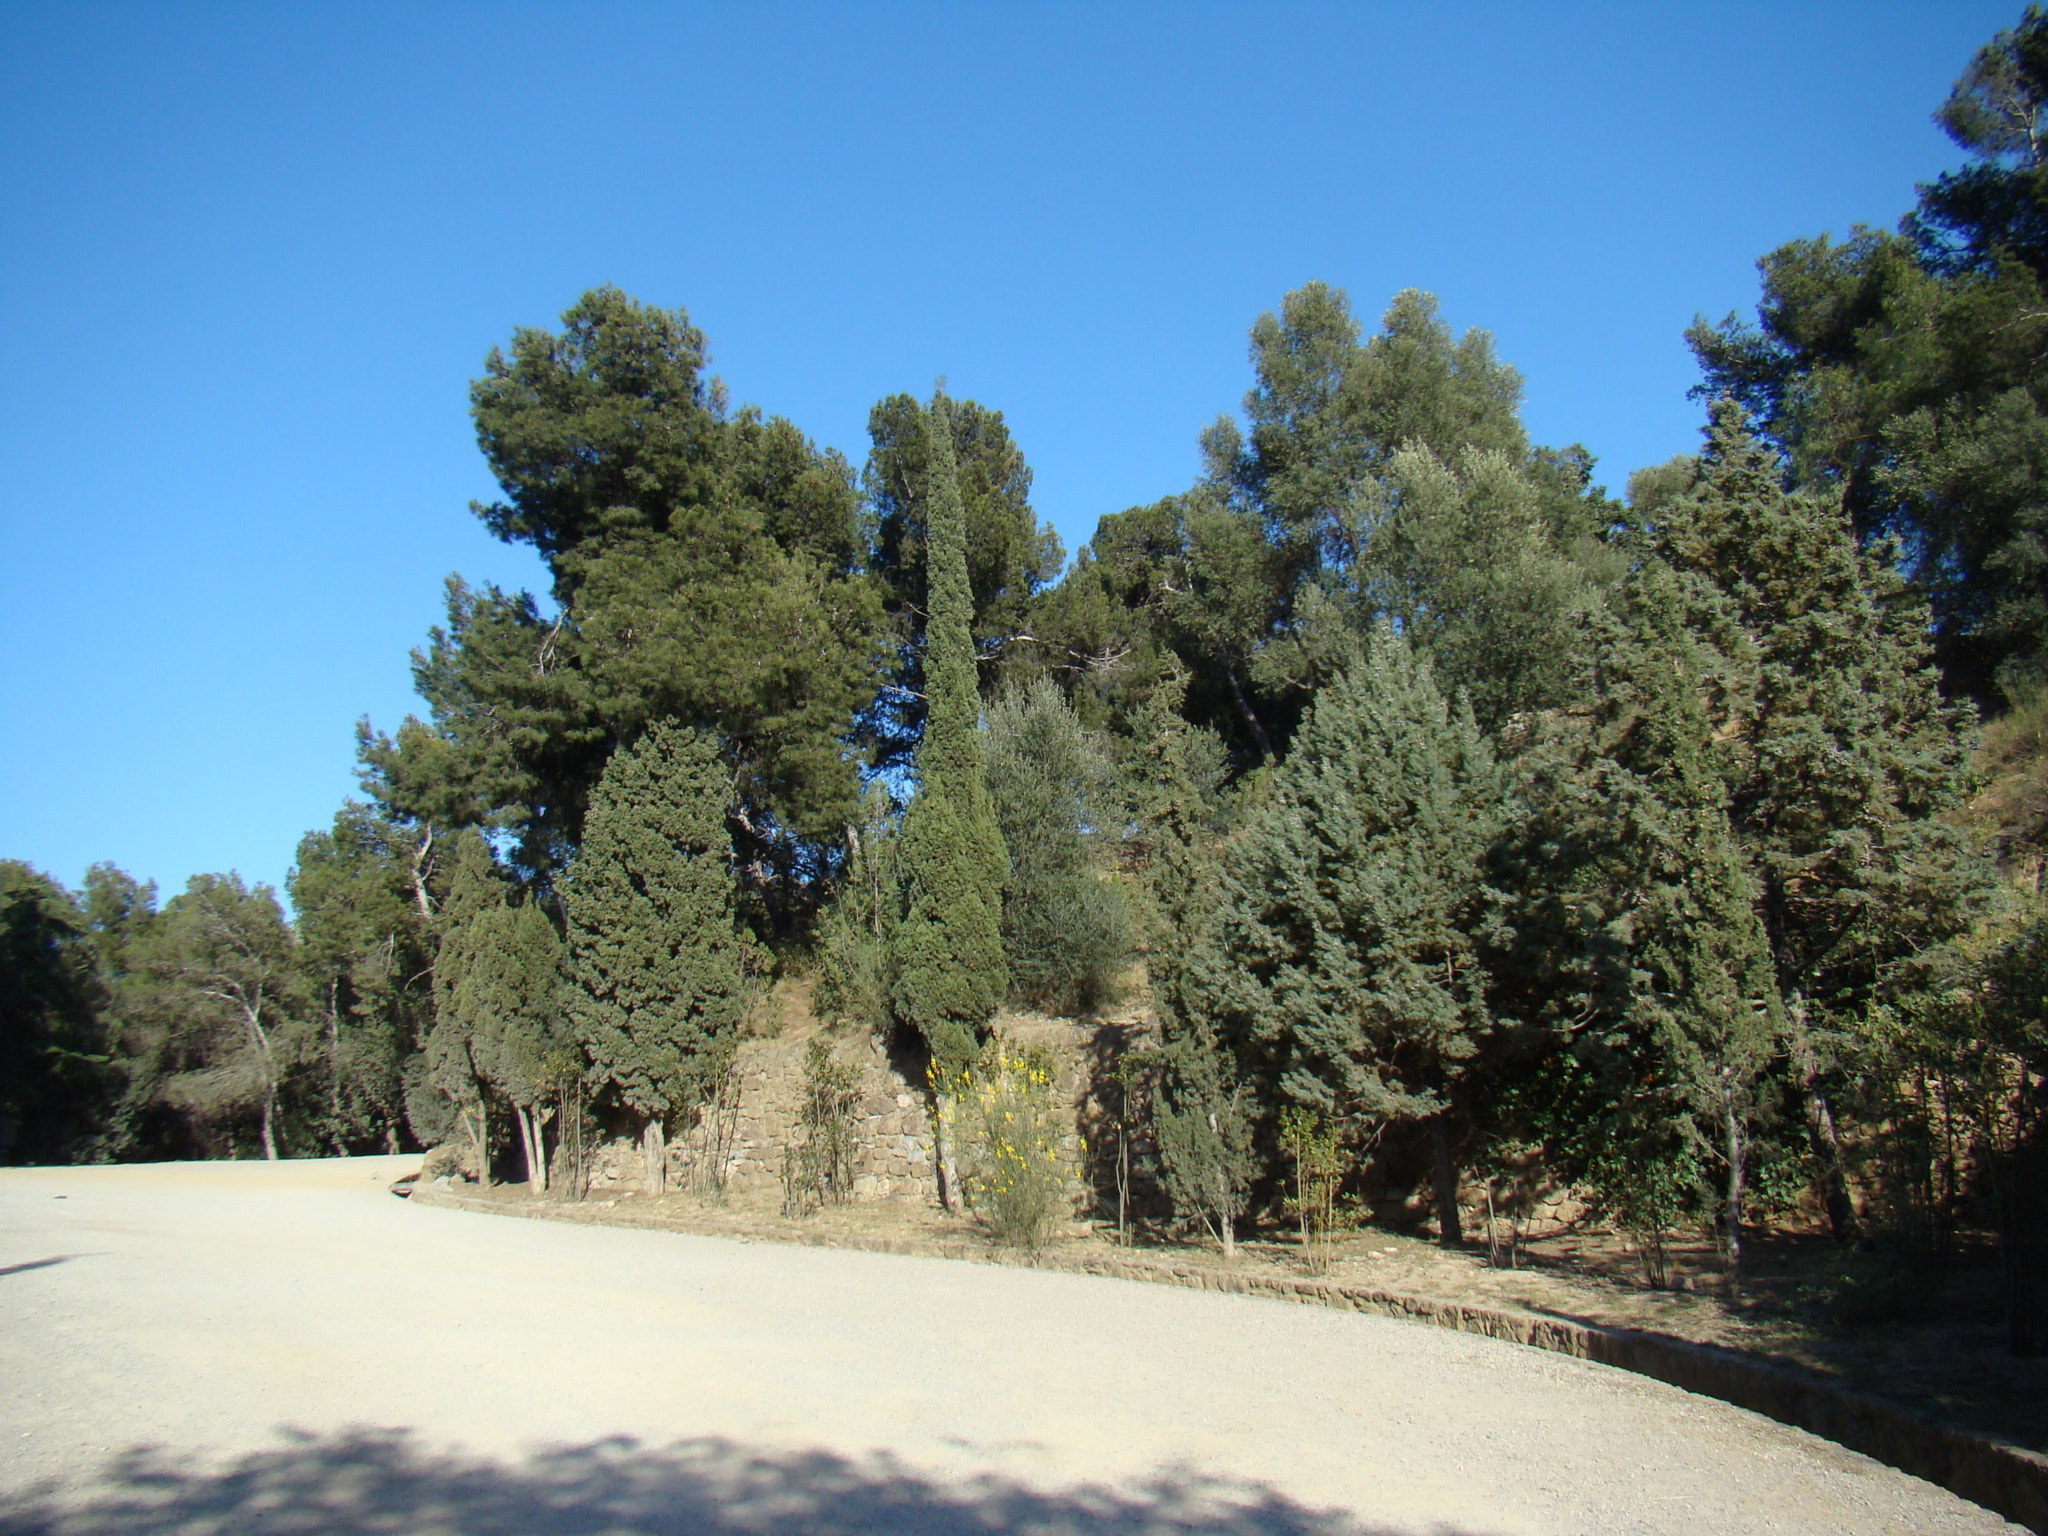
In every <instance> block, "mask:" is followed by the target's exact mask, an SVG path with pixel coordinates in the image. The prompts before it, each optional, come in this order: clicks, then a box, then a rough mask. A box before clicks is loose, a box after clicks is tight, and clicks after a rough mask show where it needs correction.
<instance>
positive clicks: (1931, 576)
mask: <svg viewBox="0 0 2048 1536" xmlns="http://www.w3.org/2000/svg"><path fill="white" fill-rule="evenodd" d="M2044 112H2048V16H2044V15H2043V13H2042V12H2041V10H2040V9H2039V7H2037V6H2029V7H2028V9H2027V12H2026V14H2025V16H2024V17H2023V18H2022V20H2021V22H2020V25H2019V26H2018V27H2017V28H2014V29H2013V30H2012V31H2009V32H2002V33H2000V34H1998V36H1996V37H1995V38H1993V39H1992V40H1991V42H1990V43H1988V44H1987V45H1986V46H1985V47H1984V48H1982V49H1980V50H1979V51H1978V53H1977V55H1976V56H1975V58H1974V59H1973V60H1972V61H1971V62H1970V64H1969V66H1968V67H1967V69H1966V70H1965V72H1964V74H1963V76H1962V77H1961V78H1960V79H1959V80H1958V81H1957V82H1956V85H1955V88H1954V90H1953V91H1951V93H1950V95H1949V97H1948V100H1947V102H1946V103H1944V105H1943V106H1942V108H1941V109H1940V111H1939V112H1938V113H1937V114H1936V121H1937V122H1939V123H1940V124H1941V126H1942V127H1943V129H1944V130H1945V131H1946V132H1947V133H1948V134H1949V136H1950V138H1951V139H1953V140H1954V141H1955V143H1956V145H1957V147H1958V148H1960V149H1962V150H1963V151H1964V152H1965V154H1966V155H1967V156H1968V159H1967V162H1966V164H1965V165H1964V166H1963V167H1962V168H1960V169H1958V170H1954V171H1950V172H1946V173H1944V174H1943V175H1941V176H1939V177H1937V178H1936V179H1935V180H1934V181H1932V182H1929V183H1923V184H1922V185H1921V187H1920V189H1919V193H1920V195H1919V200H1918V206H1917V208H1916V209H1915V211H1914V212H1913V213H1911V214H1909V215H1907V217H1906V218H1905V219H1904V220H1903V221H1902V222H1901V225H1900V229H1899V232H1898V233H1896V234H1893V233H1887V232H1885V231H1882V230H1870V229H1862V228H1858V229H1856V230H1854V231H1853V232H1852V233H1851V235H1850V237H1849V238H1848V239H1846V240H1843V241H1840V242H1836V241H1832V240H1830V239H1828V238H1826V237H1825V236H1823V237H1820V238H1816V239H1808V240H1795V241H1792V242H1790V243H1789V244H1786V245H1783V246H1780V247H1779V248H1778V249H1776V250H1774V251H1772V252H1770V253H1769V254H1768V255H1766V256H1765V257H1763V259H1762V260H1760V261H1759V262H1758V263H1757V266H1758V270H1759V272H1760V273H1761V275H1762V279H1763V282H1762V293H1761V294H1760V296H1759V299H1758V305H1757V322H1756V323H1755V324H1754V325H1751V324H1747V323H1745V322H1743V321H1741V320H1739V319H1738V318H1737V317H1736V316H1734V315H1730V316H1728V317H1727V319H1725V320H1723V321H1722V322H1720V323H1719V324H1718V325H1709V324H1708V323H1707V322H1706V321H1705V320H1699V321H1696V322H1695V323H1694V325H1693V327H1692V329H1691V330H1690V331H1689V332H1688V333H1687V335H1688V340H1689V341H1690V342H1691V344H1692V347H1693V350H1694V351H1695V353H1696V354H1697V355H1698V356H1699V359H1700V362H1701V365H1702V368H1703V371H1704V373H1705V375H1706V377H1705V380H1704V381H1703V382H1702V384H1701V385H1700V386H1699V390H1698V393H1699V394H1700V395H1701V396H1702V397H1704V398H1709V399H1711V398H1716V397H1718V396H1720V395H1722V394H1732V395H1734V396H1735V397H1736V398H1737V399H1739V400H1740V401H1741V402H1742V403H1743V405H1744V406H1745V407H1747V408H1748V409H1749V411H1750V413H1751V414H1752V416H1753V417H1754V418H1755V419H1756V420H1758V421H1759V422H1760V423H1761V424H1762V425H1763V428H1764V430H1765V431H1766V433H1767V434H1768V435H1769V436H1770V437H1771V439H1772V440H1773V441H1774V442H1775V443H1776V444H1777V445H1778V446H1779V447H1781V448H1783V449H1784V450H1785V452H1786V454H1787V457H1788V460H1789V467H1790V469H1791V472H1792V476H1793V479H1794V482H1795V484H1797V485H1798V486H1801V487H1804V488H1810V489H1829V490H1839V491H1840V492H1841V493H1842V494H1843V496H1844V499H1845V504H1846V506H1847V508H1848V511H1849V514H1850V516H1851V518H1852V520H1853V522H1854V524H1855V527H1856V531H1857V534H1858V537H1859V538H1860V539H1863V540H1866V541H1868V540H1871V539H1875V538H1882V537H1893V538H1896V539H1897V540H1898V542H1899V546H1900V549H1901V550H1902V551H1903V552H1904V554H1905V556H1906V558H1907V559H1908V560H1909V562H1910V570H1911V574H1912V575H1913V577H1914V579H1915V581H1916V582H1917V584H1918V585H1920V587H1921V588H1922V590H1924V591H1925V592H1926V593H1927V594H1928V595H1929V597H1930V599H1931V601H1932V606H1933V610H1934V619H1935V625H1936V651H1937V654H1938V655H1939V657H1940V660H1941V665H1942V668H1943V672H1944V674H1945V677H1946V681H1947V685H1948V689H1949V691H1950V692H1951V693H1953V694H1962V695H1967V696H1972V697H1976V698H1979V699H1983V700H1986V701H1993V702H1995V701H1997V700H1998V699H1999V698H2000V697H2001V696H2004V697H2010V696H2011V695H2012V694H2013V692H2014V691H2015V690H2017V689H2020V688H2023V687H2025V686H2027V685H2028V684H2029V683H2031V682H2036V681H2038V680H2039V679H2040V678H2041V677H2042V676H2043V675H2048V543H2044V538H2043V535H2044V532H2048V410H2044V409H2043V405H2042V402H2043V401H2044V400H2048V190H2044V189H2048V156H2044V146H2048V133H2044V121H2048V120H2044ZM1902 190H1903V189H1902Z"/></svg>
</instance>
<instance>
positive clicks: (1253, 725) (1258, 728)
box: [1217, 653, 1280, 768]
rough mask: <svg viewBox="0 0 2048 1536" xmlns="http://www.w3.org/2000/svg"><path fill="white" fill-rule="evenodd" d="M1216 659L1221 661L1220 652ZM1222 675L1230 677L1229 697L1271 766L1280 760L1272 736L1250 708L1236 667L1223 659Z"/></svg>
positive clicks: (1266, 761) (1266, 762)
mask: <svg viewBox="0 0 2048 1536" xmlns="http://www.w3.org/2000/svg"><path fill="white" fill-rule="evenodd" d="M1217 659H1218V660H1219V661H1222V655H1221V653H1218V656H1217ZM1223 675H1224V676H1225V677H1227V678H1229V679H1230V697H1231V699H1232V701H1233V702H1234V703H1235V704H1236V705H1237V712H1238V714H1239V715H1240V716H1241V717H1242V718H1243V720H1244V723H1245V725H1246V726H1247V727H1249V728H1250V730H1251V733H1252V740H1253V741H1255V742H1257V743H1258V747H1259V756H1260V757H1261V758H1262V759H1264V761H1265V764H1266V766H1267V767H1268V768H1270V767H1272V766H1273V765H1274V764H1275V763H1277V762H1279V761H1280V759H1279V758H1278V757H1276V756H1275V755H1274V753H1273V738H1272V737H1270V736H1268V735H1267V734H1266V727H1265V725H1264V724H1263V723H1262V722H1261V721H1260V719H1259V717H1258V715H1257V714H1255V713H1254V712H1253V710H1252V701H1251V700H1250V699H1248V698H1246V697H1245V692H1244V684H1243V683H1242V682H1240V681H1239V680H1238V676H1237V668H1235V667H1233V666H1232V665H1231V664H1230V663H1229V662H1227V661H1224V662H1223Z"/></svg>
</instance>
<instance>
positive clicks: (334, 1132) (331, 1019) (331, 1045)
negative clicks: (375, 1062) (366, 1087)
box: [327, 976, 348, 1157]
mask: <svg viewBox="0 0 2048 1536" xmlns="http://www.w3.org/2000/svg"><path fill="white" fill-rule="evenodd" d="M340 992H341V983H340V982H339V981H337V980H335V979H334V978H333V977H332V976H330V977H328V978H327V1126H328V1129H327V1138H328V1140H329V1141H331V1142H333V1143H334V1155H335V1156H336V1157H347V1156H348V1153H347V1151H346V1150H344V1149H343V1147H342V1144H341V1001H340Z"/></svg>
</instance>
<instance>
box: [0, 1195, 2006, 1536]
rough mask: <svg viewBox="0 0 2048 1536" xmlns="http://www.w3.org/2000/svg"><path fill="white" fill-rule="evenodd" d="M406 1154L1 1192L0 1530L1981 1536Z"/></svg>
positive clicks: (1703, 1441)
mask: <svg viewBox="0 0 2048 1536" xmlns="http://www.w3.org/2000/svg"><path fill="white" fill-rule="evenodd" d="M416 1166H417V1159H411V1160H408V1159H385V1158H366V1159H354V1160H350V1161H347V1162H317V1163H315V1162H309V1163H296V1164H282V1165H275V1166H265V1165H261V1164H210V1165H206V1164H199V1165H194V1164H185V1165H162V1166H156V1167H137V1168H83V1169H55V1170H5V1171H0V1381H4V1382H5V1384H6V1388H7V1390H6V1391H5V1393H4V1394H0V1447H4V1450H0V1529H4V1530H6V1531H8V1532H24V1533H25V1532H32V1531H33V1532H43V1531H47V1532H52V1533H63V1536H73V1533H76V1536H84V1533H87V1532H91V1533H113V1536H127V1533H153V1536H154V1533H162V1536H168V1533H171V1532H187V1531H190V1532H201V1531H204V1532H207V1533H209V1536H212V1533H222V1536H225V1533H230V1532H256V1533H261V1536H272V1533H275V1536H284V1533H287V1532H294V1533H296V1532H307V1533H311V1532H322V1533H329V1532H331V1533H339V1536H357V1533H362V1536H368V1533H372V1532H375V1533H379V1536H384V1533H400V1532H407V1533H410V1532H418V1533H444V1532H445V1533H450V1536H501V1533H502V1536H511V1533H514V1532H520V1533H525V1532H532V1533H548V1536H552V1533H573V1536H599V1533H604V1536H639V1533H643V1532H645V1533H655V1532H662V1533H683V1532H702V1533H707V1536H725V1533H739V1532H749V1533H751V1532H761V1533H767V1532H778V1533H780V1532H822V1533H831V1536H838V1533H847V1536H851V1533H853V1532H892V1533H893V1532H906V1533H913V1536H964V1533H969V1532H974V1533H984V1532H995V1531H1004V1532H1012V1531H1015V1532H1030V1533H1038V1532H1043V1533H1055V1532H1058V1533H1074V1536H1112V1533H1113V1536H1140V1533H1144V1536H1150V1533H1154V1532H1157V1533H1161V1536H1163V1533H1165V1532H1168V1531H1173V1532H1181V1533H1188V1532H1193V1533H1233V1536H1235V1533H1245V1536H1250V1533H1254V1532H1257V1533H1262V1536H1280V1533H1290V1536H1291V1533H1303V1536H1307V1533H1317V1536H1323V1533H1329V1536H1335V1533H1340V1532H1347V1533H1360V1532H1373V1533H1386V1536H1394V1533H1403V1536H1410V1533H1412V1536H1481V1533H1485V1536H1494V1533H1509V1532H1581V1531H1583V1532H1602V1533H1606V1532H1685V1533H1687V1536H1711V1533H1723V1532H1729V1533H1732V1532H1752V1531H1754V1532H1762V1531H1781V1532H1801V1533H1807V1532H1812V1533H1820V1532H1898V1533H1906V1532H1914V1533H1923V1532H1924V1533H1946V1532H1988V1531H2011V1530H2016V1529H2017V1527H2013V1526H2009V1525H2007V1524H2005V1523H2004V1522H2003V1521H2001V1520H1999V1519H1997V1518H1996V1517H1995V1516H1992V1515H1990V1514H1988V1513H1986V1512H1984V1511H1982V1510H1980V1509H1978V1508H1976V1507H1975V1506H1973V1505H1970V1504H1966V1503H1964V1502H1962V1501H1960V1500H1958V1499H1956V1498H1954V1497H1953V1496H1951V1495H1949V1494H1947V1493H1945V1492H1943V1491H1941V1490H1939V1489H1937V1488H1934V1487H1933V1486H1931V1485H1929V1484H1926V1483H1922V1482H1919V1481H1916V1480H1915V1479H1912V1478H1909V1477H1906V1476H1904V1475H1903V1474H1901V1473H1897V1472H1894V1471H1892V1470H1890V1469H1889V1468H1886V1467H1883V1466H1881V1465H1879V1464H1877V1463H1875V1462H1872V1461H1869V1460H1866V1459H1865V1458H1863V1457H1860V1456H1856V1455H1854V1454H1851V1453H1849V1452H1847V1451H1844V1450H1842V1449H1840V1448H1839V1447H1836V1446H1833V1445H1830V1444H1828V1443H1827V1442H1825V1441H1821V1440H1817V1439H1814V1438H1812V1437H1811V1436H1808V1435H1805V1434H1802V1433H1800V1432H1798V1431H1796V1430H1792V1429H1788V1428H1785V1427H1783V1426H1781V1425H1778V1424H1775V1423H1772V1422H1770V1421H1768V1420H1764V1419H1760V1418H1758V1417H1756V1416H1754V1415H1751V1414H1747V1413H1744V1412H1742V1411H1740V1410H1737V1409H1734V1408H1731V1407H1728V1406H1727V1405H1725V1404H1722V1403H1718V1402H1714V1401H1711V1400H1708V1399H1704V1398H1698V1397H1692V1396H1689V1395H1687V1394H1685V1393H1682V1392H1679V1391H1676V1390H1674V1389H1672V1388H1669V1387H1665V1386H1663V1385H1661V1384H1659V1383H1656V1382H1651V1381H1646V1380H1643V1379H1640V1378H1637V1377H1632V1376H1627V1375H1624V1374H1622V1373H1619V1372H1615V1371H1610V1370H1607V1369H1605V1368H1603V1367H1600V1366H1594V1365H1588V1364H1585V1363H1583V1362H1580V1361H1575V1360H1570V1359H1566V1358H1563V1357H1560V1356H1555V1355H1548V1354H1543V1353H1540V1352H1538V1351H1535V1350H1528V1349H1522V1348H1518V1347H1515V1346H1512V1345H1506V1344H1500V1343H1496V1342H1494V1341H1492V1340H1488V1339H1481V1338H1474V1337H1471V1336H1469V1335H1462V1334H1454V1333H1447V1332H1441V1331H1438V1330H1434V1329H1430V1328H1425V1327H1420V1326H1417V1325H1414V1324H1408V1323H1401V1322H1395V1321H1391V1320H1387V1319H1381V1318H1374V1317H1364V1316H1357V1315H1352V1314H1346V1313H1339V1312H1331V1311H1324V1310H1321V1309H1316V1308H1305V1307H1294V1306H1289V1305H1286V1304H1284V1303H1279V1302H1272V1301H1265V1300H1260V1299H1257V1298H1250V1297H1238V1296H1226V1295H1215V1294H1209V1293H1204V1292H1194V1291H1185V1290H1176V1289H1168V1288H1164V1287H1152V1286H1144V1285H1137V1284H1131V1283H1128V1282H1120V1281H1114V1280H1101V1279H1093V1278H1088V1277H1082V1276H1074V1275H1061V1274H1051V1273H1044V1272H1038V1271H1030V1270H1016V1269H1003V1268H990V1267H983V1266H975V1265H967V1264H956V1263H947V1262H944V1261H938V1260H926V1259H914V1258H898V1257H890V1256H885V1255H877V1254H865V1253H855V1252H845V1251H835V1250H827V1249H806V1248H798V1247H791V1246H785V1245H780V1244H750V1243H741V1242H734V1241H730V1240H722V1239H716V1238H699V1237H684V1236H677V1235H674V1234H669V1233H661V1232H649V1231H633V1230H624V1229H617V1228H604V1227H583V1226H570V1225H563V1224H558V1223H552V1222H526V1221H506V1220H501V1219H497V1218H494V1217H491V1216H484V1215H477V1214H472V1213H468V1212H462V1211H452V1210H445V1209H421V1208H417V1207H410V1206H408V1205H407V1204H405V1203H404V1202H402V1201H400V1200H396V1199H393V1198H392V1197H391V1196H390V1195H389V1194H388V1193H387V1192H386V1187H387V1185H388V1184H389V1182H390V1181H391V1180H392V1179H393V1178H395V1177H396V1176H397V1175H398V1174H400V1173H401V1172H406V1171H409V1170H410V1169H411V1168H413V1167H416Z"/></svg>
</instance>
